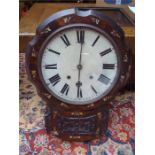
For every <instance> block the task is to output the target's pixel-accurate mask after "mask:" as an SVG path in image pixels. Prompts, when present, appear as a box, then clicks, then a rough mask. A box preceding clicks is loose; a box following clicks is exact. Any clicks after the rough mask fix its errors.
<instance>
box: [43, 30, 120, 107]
mask: <svg viewBox="0 0 155 155" xmlns="http://www.w3.org/2000/svg"><path fill="white" fill-rule="evenodd" d="M41 73H42V77H43V78H42V80H43V83H44V85H45V86H46V87H47V89H48V91H49V92H50V93H52V94H53V95H54V96H56V97H57V98H58V99H60V100H61V101H63V102H67V103H71V104H79V105H80V104H88V103H92V102H95V101H97V100H99V99H100V98H101V97H103V96H104V94H106V93H107V92H108V91H110V90H111V88H112V86H113V84H114V82H115V81H116V79H117V73H118V60H117V54H116V50H115V48H114V45H113V44H112V42H111V41H110V40H109V39H107V37H105V35H102V34H101V33H100V32H98V31H96V30H93V29H90V28H86V27H75V28H70V29H66V30H63V31H61V32H59V33H56V35H54V37H52V38H51V39H50V40H49V41H48V43H47V44H46V46H44V50H43V53H42V59H41Z"/></svg>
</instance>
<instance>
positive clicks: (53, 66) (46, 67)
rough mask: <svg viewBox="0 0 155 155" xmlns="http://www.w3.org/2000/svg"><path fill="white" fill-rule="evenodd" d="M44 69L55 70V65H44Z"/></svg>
mask: <svg viewBox="0 0 155 155" xmlns="http://www.w3.org/2000/svg"><path fill="white" fill-rule="evenodd" d="M45 69H57V64H51V65H45Z"/></svg>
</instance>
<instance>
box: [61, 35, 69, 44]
mask: <svg viewBox="0 0 155 155" xmlns="http://www.w3.org/2000/svg"><path fill="white" fill-rule="evenodd" d="M60 38H61V39H62V41H63V42H64V44H65V45H66V46H69V45H70V42H69V40H68V38H67V36H66V35H65V34H64V35H63V36H61V37H60Z"/></svg>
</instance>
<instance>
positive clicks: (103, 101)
mask: <svg viewBox="0 0 155 155" xmlns="http://www.w3.org/2000/svg"><path fill="white" fill-rule="evenodd" d="M26 64H27V73H28V76H29V78H30V80H31V81H32V82H33V83H34V85H35V86H36V88H37V92H38V94H39V95H40V96H41V97H42V98H43V99H44V100H45V101H46V103H47V107H48V109H49V111H50V113H49V115H47V116H46V117H45V126H46V130H47V132H49V133H50V132H53V133H54V134H55V135H56V136H58V137H61V138H62V139H65V140H76V141H84V140H90V139H93V138H96V137H99V136H101V135H103V134H105V132H106V129H107V125H108V111H109V109H108V102H109V101H110V100H112V99H113V98H114V96H115V95H116V93H117V92H118V91H119V90H120V89H121V88H122V87H123V86H124V85H125V84H126V82H127V79H128V76H129V73H130V69H131V61H130V52H129V49H128V48H127V46H126V44H125V39H124V33H123V31H122V29H121V28H120V27H119V26H118V25H117V24H116V23H115V22H114V21H113V20H111V19H110V18H108V17H107V16H105V15H104V14H102V13H100V12H97V11H94V10H87V11H84V10H83V11H82V10H79V9H77V8H72V9H68V10H63V11H60V12H57V13H55V14H54V15H52V16H50V17H49V18H47V19H46V20H44V21H43V22H42V23H41V24H40V25H39V26H38V28H37V30H36V35H35V37H34V38H33V39H32V41H30V42H29V44H28V46H27V49H26Z"/></svg>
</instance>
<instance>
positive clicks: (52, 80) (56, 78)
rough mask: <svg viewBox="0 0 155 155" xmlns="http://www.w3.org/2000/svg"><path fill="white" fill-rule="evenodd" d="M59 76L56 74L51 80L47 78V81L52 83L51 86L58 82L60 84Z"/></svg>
mask: <svg viewBox="0 0 155 155" xmlns="http://www.w3.org/2000/svg"><path fill="white" fill-rule="evenodd" d="M60 79H61V78H60V76H59V74H56V75H54V76H52V77H51V78H49V81H50V82H51V83H52V85H53V86H55V85H56V84H57V83H58V82H60Z"/></svg>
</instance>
